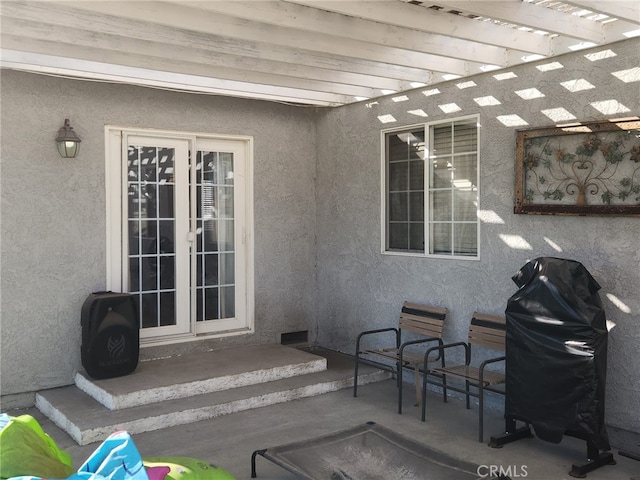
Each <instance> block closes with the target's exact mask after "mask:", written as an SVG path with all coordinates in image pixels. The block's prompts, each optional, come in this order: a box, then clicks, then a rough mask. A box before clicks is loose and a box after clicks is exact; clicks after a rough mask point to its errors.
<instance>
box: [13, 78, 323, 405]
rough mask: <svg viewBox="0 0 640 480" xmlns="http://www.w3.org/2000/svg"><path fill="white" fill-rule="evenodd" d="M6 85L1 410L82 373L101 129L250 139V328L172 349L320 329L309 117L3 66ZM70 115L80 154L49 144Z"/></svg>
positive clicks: (305, 112)
mask: <svg viewBox="0 0 640 480" xmlns="http://www.w3.org/2000/svg"><path fill="white" fill-rule="evenodd" d="M1 80H2V90H1V95H2V97H1V100H2V112H1V115H2V117H1V119H2V165H1V168H2V171H1V174H2V176H1V182H2V183H1V195H2V204H1V208H2V211H1V214H2V224H1V228H2V231H1V241H2V271H1V289H2V298H1V301H2V303H1V315H2V317H1V321H2V324H1V327H2V328H1V332H2V333H1V335H2V344H1V349H2V350H1V355H2V357H1V358H2V369H1V373H2V374H1V377H2V378H1V386H0V390H1V392H2V396H3V400H4V405H3V408H7V407H9V406H11V405H12V404H15V403H18V404H19V403H25V402H26V404H27V405H28V404H29V403H31V404H33V394H32V392H33V391H34V390H40V389H46V388H50V387H56V386H60V385H66V384H70V383H72V381H73V375H74V373H75V372H76V371H77V370H78V369H79V368H80V367H81V365H80V334H81V329H80V308H81V306H82V303H83V302H84V300H85V298H86V297H87V295H88V294H89V293H90V292H92V291H96V290H104V289H105V282H106V278H105V277H106V273H105V272H106V270H105V262H106V254H105V244H106V230H105V228H106V227H105V186H104V185H105V159H104V144H105V139H104V136H105V134H104V126H105V125H118V126H127V127H143V128H158V129H169V130H179V131H194V132H205V133H223V134H224V133H226V134H234V135H251V136H253V138H254V200H255V202H254V216H255V239H254V242H255V324H256V333H255V334H254V335H241V336H236V337H227V338H224V339H221V340H219V341H215V342H206V344H205V343H203V342H194V343H191V344H181V345H178V346H176V347H174V350H173V351H177V350H180V351H185V350H187V349H202V348H211V347H212V346H213V347H229V346H235V345H241V344H246V343H264V342H278V341H279V339H280V333H283V332H290V331H298V330H306V329H311V328H312V327H313V326H314V325H315V322H314V310H313V309H314V307H315V304H314V296H315V275H314V269H315V243H314V242H315V194H314V188H315V167H316V161H315V151H316V146H315V118H316V112H315V111H314V110H313V109H305V108H300V107H293V106H287V105H280V104H277V103H272V102H260V101H251V100H241V99H232V98H224V97H215V96H207V95H193V94H182V93H174V92H166V91H161V90H155V89H150V88H139V87H133V86H125V85H109V84H101V83H93V82H85V81H78V80H67V79H61V78H54V77H45V76H39V75H35V74H27V73H21V72H14V71H6V70H3V71H2V77H1ZM65 118H69V119H70V120H71V124H72V126H74V129H75V131H76V133H77V134H78V135H79V136H80V137H81V138H82V144H81V150H80V154H79V156H78V158H77V159H62V158H60V157H59V155H58V153H57V151H56V149H55V143H54V138H55V136H56V134H57V131H58V129H59V128H60V127H61V126H62V123H63V121H64V119H65ZM168 353H172V350H171V348H169V347H165V348H159V347H154V348H153V349H143V350H142V352H141V356H142V358H144V357H145V356H154V355H158V354H168Z"/></svg>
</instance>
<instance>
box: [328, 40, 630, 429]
mask: <svg viewBox="0 0 640 480" xmlns="http://www.w3.org/2000/svg"><path fill="white" fill-rule="evenodd" d="M608 49H610V50H611V51H612V52H613V53H614V54H615V56H611V57H609V58H605V59H602V60H598V61H590V60H588V59H587V58H585V54H586V53H595V52H600V51H602V50H607V49H594V50H589V51H583V52H578V53H574V54H570V55H566V56H562V57H559V58H558V59H557V61H558V62H559V63H560V64H561V65H562V68H558V69H555V70H550V71H546V72H544V71H541V70H539V69H538V68H537V66H539V65H544V64H547V63H550V62H549V61H539V62H537V63H534V64H529V65H525V66H520V67H517V68H513V69H512V70H506V72H513V73H514V74H515V75H516V76H515V77H514V78H511V79H508V80H502V81H497V80H496V79H495V78H494V75H495V74H496V73H498V72H491V73H487V74H482V75H478V76H474V77H473V78H471V79H469V80H473V82H474V83H475V85H474V86H469V87H467V88H459V87H458V86H457V84H458V83H460V82H459V81H451V82H448V83H444V84H440V85H438V86H437V88H438V90H439V91H440V93H439V94H437V95H432V96H425V95H424V94H423V93H422V92H423V91H425V90H430V88H429V87H426V88H421V89H417V90H415V91H413V92H412V93H410V94H408V95H407V96H408V97H409V98H408V100H407V101H404V102H394V101H392V99H391V96H390V97H385V98H380V99H377V101H375V102H373V103H370V102H363V103H360V104H356V105H351V106H347V107H344V108H340V109H335V110H331V111H329V112H327V113H326V115H324V116H323V118H322V119H321V121H320V123H319V126H318V146H319V149H318V183H317V188H316V190H317V192H318V202H317V211H318V226H317V231H318V288H319V290H318V318H319V319H320V322H321V323H320V328H319V332H318V335H319V336H318V341H319V343H320V344H321V345H325V346H327V347H332V348H335V349H338V350H342V351H346V352H352V351H353V348H354V344H355V338H356V335H357V333H358V332H359V331H361V330H364V329H368V328H376V327H381V326H384V325H388V324H389V323H390V322H393V321H394V319H395V318H396V316H397V314H398V311H399V308H400V305H401V304H402V301H403V300H412V301H423V302H426V303H431V304H436V305H441V306H445V307H448V308H449V309H450V312H451V314H450V323H449V324H448V325H447V327H446V332H445V334H446V337H447V339H448V340H451V341H453V340H459V339H463V338H465V337H466V331H467V326H468V322H469V320H470V318H471V314H472V313H473V311H474V310H478V311H482V312H486V313H493V314H503V313H504V310H505V307H506V303H507V300H508V298H509V297H510V296H511V295H512V294H513V293H514V292H515V290H516V286H515V284H514V283H513V282H512V280H511V276H512V275H514V274H515V273H516V272H517V271H518V270H519V269H520V268H521V267H522V266H523V265H524V264H525V263H526V262H527V261H528V260H529V259H533V258H536V257H539V256H554V257H562V258H571V259H575V260H578V261H580V262H582V263H583V264H584V265H585V267H586V268H587V269H588V270H589V271H590V272H591V273H592V274H593V276H594V277H595V278H596V279H597V281H598V282H599V283H600V285H601V286H602V290H601V291H600V295H601V297H602V299H603V301H604V305H605V309H606V312H607V316H608V318H609V320H610V321H611V322H612V323H613V324H615V326H614V328H613V329H612V330H611V331H610V334H609V355H608V378H607V405H606V412H607V422H608V423H609V424H610V425H613V426H616V427H621V428H624V429H628V430H631V431H634V432H640V416H639V415H638V412H640V355H639V354H638V345H639V344H640V295H639V291H640V248H639V245H640V241H639V238H640V218H638V217H635V218H630V217H571V216H562V217H560V216H537V215H514V214H513V206H514V182H515V175H514V154H515V140H516V128H513V127H507V126H505V125H504V123H502V122H501V121H500V120H499V117H502V116H505V115H517V116H518V117H520V118H521V119H522V120H524V121H525V122H526V123H527V126H525V127H519V128H534V127H542V126H548V125H553V123H554V122H553V121H551V120H550V118H549V117H548V116H546V115H544V114H543V113H542V112H543V110H547V109H554V108H564V109H565V110H567V111H568V112H570V113H571V114H572V115H573V116H575V117H576V119H577V120H580V121H594V120H601V119H604V118H612V117H625V116H629V115H640V41H639V40H638V39H634V40H629V41H625V42H622V43H618V44H614V45H612V46H611V47H610V48H608ZM626 70H632V71H631V72H630V74H629V77H631V78H632V79H633V81H629V82H628V83H625V82H624V81H622V80H620V79H619V78H618V77H616V76H614V75H612V73H613V72H619V71H626ZM500 73H503V72H500ZM580 79H584V80H586V81H588V82H590V83H591V84H592V85H593V86H594V87H595V88H591V89H588V90H583V91H579V92H575V93H572V92H570V91H569V90H568V89H566V88H565V87H563V86H562V85H561V82H568V81H571V80H580ZM529 88H537V89H538V90H539V91H540V92H542V93H543V94H544V97H541V98H536V99H532V100H524V99H523V98H521V96H519V95H518V94H516V92H517V91H521V90H525V89H529ZM486 96H493V97H494V98H495V99H496V100H497V101H498V102H499V104H496V105H492V106H484V107H481V106H480V105H479V104H478V102H477V101H476V99H479V98H481V97H486ZM608 100H613V101H614V102H612V104H613V105H614V106H616V110H618V111H612V112H610V114H608V115H605V114H604V113H602V112H600V111H598V110H597V109H596V108H594V106H593V105H592V104H594V103H595V102H601V101H608ZM368 103H370V104H369V105H367V104H368ZM454 103H455V104H456V105H457V106H458V107H459V110H458V111H456V112H453V113H450V114H445V113H443V111H442V109H441V108H440V106H441V105H448V104H454ZM623 107H624V108H623ZM417 109H422V110H423V111H424V112H425V113H426V114H427V115H428V117H426V118H421V117H418V116H416V115H413V114H411V113H409V111H411V110H417ZM471 114H479V115H480V123H481V133H480V135H481V137H480V149H481V160H480V162H481V171H480V177H481V178H480V182H481V187H480V188H481V191H480V208H481V211H482V224H481V236H480V248H481V258H480V261H469V260H467V261H461V260H442V259H427V258H415V257H401V256H389V255H382V254H381V253H380V130H382V129H385V128H391V127H400V126H403V125H411V124H416V123H421V122H424V121H434V120H441V119H447V118H456V117H460V116H465V115H471ZM382 115H392V116H393V117H394V118H395V120H396V121H395V122H392V123H386V124H382V123H381V122H380V121H379V119H378V117H379V116H382ZM514 242H515V245H516V246H513V245H514Z"/></svg>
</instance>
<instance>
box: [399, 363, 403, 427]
mask: <svg viewBox="0 0 640 480" xmlns="http://www.w3.org/2000/svg"><path fill="white" fill-rule="evenodd" d="M398 414H399V415H402V366H401V365H400V363H398Z"/></svg>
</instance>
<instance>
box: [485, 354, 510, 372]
mask: <svg viewBox="0 0 640 480" xmlns="http://www.w3.org/2000/svg"><path fill="white" fill-rule="evenodd" d="M506 358H507V357H496V358H490V359H489V360H485V361H484V362H482V363H481V364H480V371H481V372H482V371H483V370H484V367H486V366H487V365H489V364H490V363H496V362H502V361H503V360H505V359H506Z"/></svg>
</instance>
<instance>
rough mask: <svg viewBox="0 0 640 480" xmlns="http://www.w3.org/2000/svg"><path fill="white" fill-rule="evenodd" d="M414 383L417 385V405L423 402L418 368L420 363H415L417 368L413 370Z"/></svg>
mask: <svg viewBox="0 0 640 480" xmlns="http://www.w3.org/2000/svg"><path fill="white" fill-rule="evenodd" d="M413 383H414V384H415V386H416V406H417V405H420V404H421V403H422V395H420V393H421V392H422V388H421V386H420V369H419V368H418V365H417V364H416V365H415V368H414V370H413Z"/></svg>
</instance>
